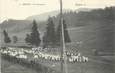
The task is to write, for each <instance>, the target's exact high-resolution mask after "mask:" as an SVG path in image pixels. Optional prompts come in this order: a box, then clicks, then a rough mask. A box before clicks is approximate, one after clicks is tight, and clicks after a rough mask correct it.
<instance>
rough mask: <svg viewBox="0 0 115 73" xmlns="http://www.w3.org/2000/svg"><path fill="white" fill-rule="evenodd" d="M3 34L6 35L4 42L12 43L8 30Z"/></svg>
mask: <svg viewBox="0 0 115 73" xmlns="http://www.w3.org/2000/svg"><path fill="white" fill-rule="evenodd" d="M3 34H4V42H5V43H10V42H11V40H10V37H9V36H8V33H7V32H6V30H4V31H3Z"/></svg>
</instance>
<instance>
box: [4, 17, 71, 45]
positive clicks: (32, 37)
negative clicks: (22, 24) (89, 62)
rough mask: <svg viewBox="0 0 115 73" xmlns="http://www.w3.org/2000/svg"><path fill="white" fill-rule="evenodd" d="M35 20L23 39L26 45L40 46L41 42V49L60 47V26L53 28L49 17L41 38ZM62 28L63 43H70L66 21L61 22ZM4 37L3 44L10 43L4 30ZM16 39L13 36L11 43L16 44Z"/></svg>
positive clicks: (53, 25)
mask: <svg viewBox="0 0 115 73" xmlns="http://www.w3.org/2000/svg"><path fill="white" fill-rule="evenodd" d="M37 25H38V24H37V22H36V20H33V22H32V27H31V32H29V33H27V34H26V37H25V40H24V41H25V42H26V44H28V45H32V46H36V47H37V46H40V44H41V42H43V47H48V46H51V47H55V46H60V45H61V43H60V42H61V40H62V35H61V33H62V29H61V24H59V25H58V26H57V27H55V24H54V22H53V19H52V18H51V17H49V18H48V20H47V24H46V25H47V27H46V31H45V32H44V35H43V37H42V38H41V37H40V36H41V34H40V31H39V30H38V26H37ZM63 26H64V36H65V43H69V42H71V39H70V37H69V34H68V30H67V24H66V21H65V20H63ZM3 35H4V42H5V43H11V39H10V37H9V35H8V32H6V30H4V31H3ZM17 41H18V37H17V36H13V42H14V43H17Z"/></svg>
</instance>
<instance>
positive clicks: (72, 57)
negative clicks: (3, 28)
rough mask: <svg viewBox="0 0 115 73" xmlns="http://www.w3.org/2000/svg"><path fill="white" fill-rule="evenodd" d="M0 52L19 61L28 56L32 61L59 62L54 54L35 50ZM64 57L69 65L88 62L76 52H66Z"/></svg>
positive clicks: (8, 49) (16, 49) (86, 58)
mask: <svg viewBox="0 0 115 73" xmlns="http://www.w3.org/2000/svg"><path fill="white" fill-rule="evenodd" d="M0 52H1V53H2V54H7V55H9V56H13V57H16V58H20V59H28V58H30V57H29V56H28V54H30V55H32V59H33V60H37V59H42V60H49V61H55V62H59V61H61V57H60V55H54V54H48V53H44V52H42V51H36V50H35V48H32V49H31V50H27V49H24V48H13V47H7V48H6V49H1V50H0ZM66 57H67V61H68V62H70V63H75V62H88V60H89V59H88V57H86V56H83V55H81V53H80V52H77V54H74V53H70V52H69V51H67V52H66ZM63 59H65V58H63Z"/></svg>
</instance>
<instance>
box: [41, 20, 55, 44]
mask: <svg viewBox="0 0 115 73" xmlns="http://www.w3.org/2000/svg"><path fill="white" fill-rule="evenodd" d="M55 37H56V35H55V26H54V23H53V20H52V18H49V19H48V23H47V27H46V32H45V33H44V36H43V43H44V45H45V46H48V45H50V46H54V45H55V44H56V38H55Z"/></svg>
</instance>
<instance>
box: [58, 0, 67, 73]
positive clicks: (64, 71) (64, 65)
mask: <svg viewBox="0 0 115 73" xmlns="http://www.w3.org/2000/svg"><path fill="white" fill-rule="evenodd" d="M60 24H61V29H62V31H61V32H62V33H61V35H62V36H61V37H62V39H61V45H62V48H61V73H68V70H67V63H66V62H67V57H66V50H65V37H64V26H63V2H62V0H60Z"/></svg>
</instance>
